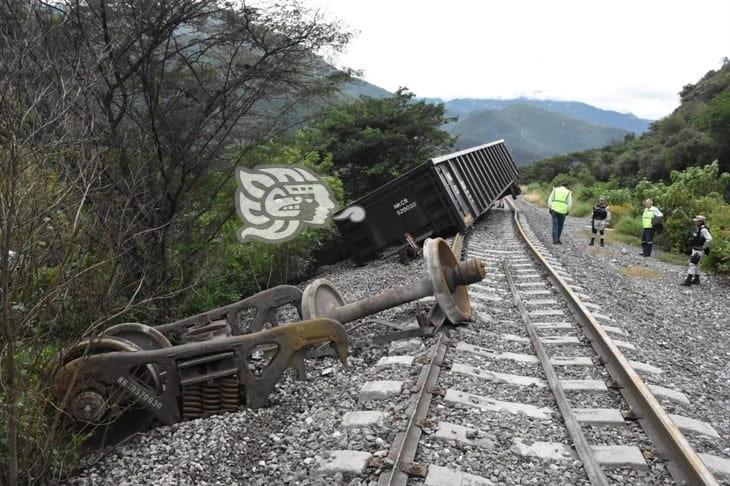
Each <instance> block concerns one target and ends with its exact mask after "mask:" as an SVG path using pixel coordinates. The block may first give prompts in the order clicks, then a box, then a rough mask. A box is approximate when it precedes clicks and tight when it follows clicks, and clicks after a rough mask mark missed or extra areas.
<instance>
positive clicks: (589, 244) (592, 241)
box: [588, 238, 595, 246]
mask: <svg viewBox="0 0 730 486" xmlns="http://www.w3.org/2000/svg"><path fill="white" fill-rule="evenodd" d="M593 243H595V238H591V242H590V243H588V246H593Z"/></svg>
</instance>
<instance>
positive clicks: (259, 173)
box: [236, 165, 336, 243]
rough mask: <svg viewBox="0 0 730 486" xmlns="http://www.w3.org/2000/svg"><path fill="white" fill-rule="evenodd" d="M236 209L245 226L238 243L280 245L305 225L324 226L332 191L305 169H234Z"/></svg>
mask: <svg viewBox="0 0 730 486" xmlns="http://www.w3.org/2000/svg"><path fill="white" fill-rule="evenodd" d="M236 180H237V181H238V189H237V190H236V210H237V211H238V215H239V216H240V217H241V220H242V221H243V222H244V223H245V224H246V226H245V227H243V228H241V229H240V230H239V231H238V233H237V236H238V239H239V241H241V242H245V241H249V240H259V241H264V242H267V243H281V242H284V241H287V240H290V239H292V238H294V236H295V235H296V233H297V231H299V230H301V229H303V228H304V227H306V226H310V227H314V228H321V227H324V226H327V224H328V219H329V215H330V214H331V213H332V212H333V211H334V209H335V201H336V200H335V198H334V195H333V194H332V191H331V190H330V189H329V188H328V187H327V186H325V185H324V184H323V183H322V182H321V181H320V180H319V178H318V177H317V176H315V175H314V174H312V173H311V172H309V170H307V169H305V168H303V167H300V166H295V165H287V166H275V165H260V166H258V167H256V168H254V169H243V168H240V167H239V168H238V169H236Z"/></svg>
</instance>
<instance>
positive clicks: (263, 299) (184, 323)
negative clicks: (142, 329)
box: [155, 285, 302, 336]
mask: <svg viewBox="0 0 730 486" xmlns="http://www.w3.org/2000/svg"><path fill="white" fill-rule="evenodd" d="M301 301H302V291H301V290H299V289H298V288H297V287H294V286H292V285H279V286H277V287H273V288H271V289H268V290H264V291H262V292H259V293H257V294H254V295H252V296H251V297H248V298H246V299H243V300H241V301H238V302H235V303H233V304H229V305H225V306H223V307H218V308H216V309H213V310H209V311H207V312H203V313H202V314H197V315H194V316H191V317H186V318H185V319H180V320H179V321H175V322H171V323H169V324H163V325H161V326H156V328H155V329H157V330H158V331H160V332H161V333H163V334H168V333H170V332H176V333H179V334H184V333H186V332H187V331H188V330H189V329H191V328H194V327H198V326H201V325H204V324H207V323H209V322H211V321H218V320H221V319H224V320H225V321H226V322H227V323H228V325H229V326H231V331H232V333H233V334H234V335H236V336H238V335H241V334H247V333H249V332H258V331H261V330H262V329H264V327H265V326H266V325H267V324H268V325H270V326H272V327H273V326H277V325H279V324H280V323H279V319H278V318H277V316H276V313H277V310H278V309H280V308H282V307H284V306H287V305H291V306H293V307H294V308H295V309H296V311H297V313H298V315H299V318H301V317H302V309H301ZM247 313H250V314H252V315H251V316H247V318H244V319H241V314H244V315H245V314H247Z"/></svg>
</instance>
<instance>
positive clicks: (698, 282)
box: [692, 273, 700, 285]
mask: <svg viewBox="0 0 730 486" xmlns="http://www.w3.org/2000/svg"><path fill="white" fill-rule="evenodd" d="M699 284H700V274H699V273H698V274H697V275H695V277H694V279H692V285H699Z"/></svg>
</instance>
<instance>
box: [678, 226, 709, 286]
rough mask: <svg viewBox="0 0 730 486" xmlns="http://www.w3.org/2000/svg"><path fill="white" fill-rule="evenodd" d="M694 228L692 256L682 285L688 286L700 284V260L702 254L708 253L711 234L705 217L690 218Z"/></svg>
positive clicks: (691, 242)
mask: <svg viewBox="0 0 730 486" xmlns="http://www.w3.org/2000/svg"><path fill="white" fill-rule="evenodd" d="M692 222H693V223H694V228H693V229H692V240H691V241H690V245H691V246H692V256H691V257H690V259H689V268H688V269H687V278H686V279H685V280H684V282H682V285H684V286H685V287H688V286H690V285H699V284H700V268H699V267H700V260H702V257H703V256H704V255H709V254H710V242H711V241H712V235H711V234H710V230H709V229H708V228H707V226H706V225H705V217H704V216H701V215H697V216H695V217H694V218H693V219H692Z"/></svg>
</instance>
